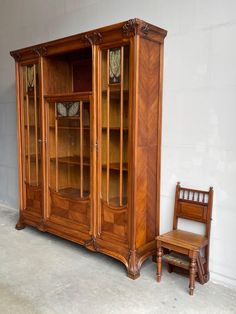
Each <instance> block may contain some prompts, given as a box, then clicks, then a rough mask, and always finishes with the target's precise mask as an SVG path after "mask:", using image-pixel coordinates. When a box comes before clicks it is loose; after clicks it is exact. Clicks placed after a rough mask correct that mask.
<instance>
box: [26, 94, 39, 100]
mask: <svg viewBox="0 0 236 314" xmlns="http://www.w3.org/2000/svg"><path fill="white" fill-rule="evenodd" d="M26 97H28V98H30V99H34V94H31V95H29V94H28V95H27V94H26V95H24V99H26ZM36 99H39V96H36Z"/></svg>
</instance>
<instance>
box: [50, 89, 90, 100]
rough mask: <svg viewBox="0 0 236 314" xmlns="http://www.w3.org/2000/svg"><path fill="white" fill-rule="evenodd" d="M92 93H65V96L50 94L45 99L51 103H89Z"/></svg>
mask: <svg viewBox="0 0 236 314" xmlns="http://www.w3.org/2000/svg"><path fill="white" fill-rule="evenodd" d="M91 95H92V91H86V92H76V93H63V94H48V95H45V96H44V98H45V99H46V100H47V101H48V102H50V101H52V102H64V101H80V100H85V101H86V100H87V101H89V98H90V96H91Z"/></svg>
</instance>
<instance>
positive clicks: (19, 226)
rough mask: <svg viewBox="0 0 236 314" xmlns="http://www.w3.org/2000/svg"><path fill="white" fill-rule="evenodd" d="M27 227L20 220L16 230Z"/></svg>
mask: <svg viewBox="0 0 236 314" xmlns="http://www.w3.org/2000/svg"><path fill="white" fill-rule="evenodd" d="M25 227H26V224H25V223H24V222H23V221H21V220H18V222H17V224H16V226H15V228H16V230H22V229H24V228H25Z"/></svg>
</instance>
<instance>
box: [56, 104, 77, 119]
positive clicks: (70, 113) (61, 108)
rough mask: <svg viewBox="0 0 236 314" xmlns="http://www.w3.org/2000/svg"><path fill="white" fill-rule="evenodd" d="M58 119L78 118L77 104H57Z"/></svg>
mask: <svg viewBox="0 0 236 314" xmlns="http://www.w3.org/2000/svg"><path fill="white" fill-rule="evenodd" d="M57 115H58V117H76V116H77V117H79V102H72V103H71V102H70V103H62V102H59V103H57Z"/></svg>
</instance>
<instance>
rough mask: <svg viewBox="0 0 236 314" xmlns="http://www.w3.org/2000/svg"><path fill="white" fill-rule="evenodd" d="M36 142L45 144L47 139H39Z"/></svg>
mask: <svg viewBox="0 0 236 314" xmlns="http://www.w3.org/2000/svg"><path fill="white" fill-rule="evenodd" d="M38 142H39V143H46V142H47V139H45V140H42V139H41V138H40V139H38Z"/></svg>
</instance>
